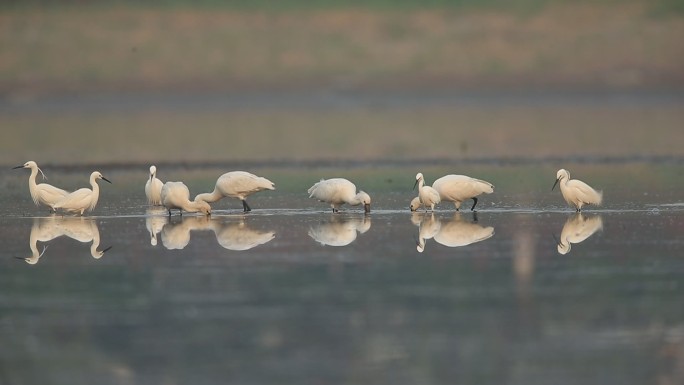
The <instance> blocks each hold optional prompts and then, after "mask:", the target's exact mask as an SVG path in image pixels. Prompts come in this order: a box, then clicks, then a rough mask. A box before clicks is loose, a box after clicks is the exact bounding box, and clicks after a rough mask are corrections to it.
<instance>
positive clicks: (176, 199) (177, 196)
mask: <svg viewBox="0 0 684 385" xmlns="http://www.w3.org/2000/svg"><path fill="white" fill-rule="evenodd" d="M161 201H162V205H163V206H164V207H166V209H167V210H168V211H169V215H171V210H180V212H181V214H183V211H186V212H189V213H197V212H201V213H202V214H205V215H209V214H211V206H209V203H207V202H205V201H202V200H195V201H191V200H190V190H189V189H188V186H186V185H185V183H183V182H166V183H164V186H162V189H161Z"/></svg>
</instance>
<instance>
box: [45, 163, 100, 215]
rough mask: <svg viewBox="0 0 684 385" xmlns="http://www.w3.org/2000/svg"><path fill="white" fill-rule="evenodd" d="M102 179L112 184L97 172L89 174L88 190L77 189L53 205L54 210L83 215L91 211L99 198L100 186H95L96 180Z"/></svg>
mask: <svg viewBox="0 0 684 385" xmlns="http://www.w3.org/2000/svg"><path fill="white" fill-rule="evenodd" d="M98 179H102V180H103V181H105V182H108V183H112V182H110V181H109V179H107V178H105V177H103V176H102V174H101V173H100V172H99V171H93V172H92V174H90V186H91V187H92V190H91V189H89V188H81V189H78V190H76V191H74V192H72V193H70V194H68V195H67V196H65V197H64V198H62V199H61V200H60V201H59V202H57V203H56V204H55V209H61V210H64V211H66V212H70V213H79V214H80V215H83V212H84V211H86V210H87V211H93V209H94V208H95V206H97V201H98V199H99V198H100V186H98V184H97V180H98Z"/></svg>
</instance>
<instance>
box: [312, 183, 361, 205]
mask: <svg viewBox="0 0 684 385" xmlns="http://www.w3.org/2000/svg"><path fill="white" fill-rule="evenodd" d="M308 193H309V198H314V199H317V200H319V201H321V202H326V203H329V204H330V207H332V209H333V212H337V211H339V208H340V206H342V205H343V204H345V203H346V204H348V205H352V206H357V205H360V204H363V206H364V211H365V212H370V204H371V198H370V195H368V194H367V193H365V192H363V191H359V192H358V193H357V192H356V185H354V183H352V182H350V181H348V180H347V179H344V178H332V179H321V180H320V182H317V183H315V184H314V185H313V186H311V187H310V188H309V190H308Z"/></svg>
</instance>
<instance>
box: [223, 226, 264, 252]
mask: <svg viewBox="0 0 684 385" xmlns="http://www.w3.org/2000/svg"><path fill="white" fill-rule="evenodd" d="M211 229H212V230H213V231H214V235H216V241H217V242H218V244H219V245H220V246H221V247H223V248H224V249H227V250H235V251H244V250H249V249H252V248H254V247H257V246H259V245H263V244H264V243H267V242H270V241H271V240H272V239H273V238H275V231H270V230H258V229H253V228H251V227H250V226H248V225H247V224H246V223H244V222H243V221H240V222H238V223H220V222H218V221H213V220H212V221H211Z"/></svg>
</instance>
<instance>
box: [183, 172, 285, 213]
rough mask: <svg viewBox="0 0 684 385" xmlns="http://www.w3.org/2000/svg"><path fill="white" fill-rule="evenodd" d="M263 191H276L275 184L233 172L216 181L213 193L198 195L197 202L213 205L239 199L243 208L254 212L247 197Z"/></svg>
mask: <svg viewBox="0 0 684 385" xmlns="http://www.w3.org/2000/svg"><path fill="white" fill-rule="evenodd" d="M262 190H275V184H274V183H273V182H271V181H270V180H268V179H266V178H262V177H260V176H256V175H254V174H250V173H248V172H245V171H231V172H227V173H225V174H223V175H221V176H220V177H219V178H218V180H216V186H215V187H214V191H213V192H210V193H203V194H198V195H197V196H196V197H195V201H200V200H201V201H204V202H207V203H213V202H216V201H217V200H219V199H222V198H224V197H230V198H237V199H239V200H241V201H242V208H243V209H244V211H245V212H247V211H252V208H251V207H249V205H248V204H247V200H246V199H247V197H248V196H250V195H252V194H254V193H255V192H259V191H262Z"/></svg>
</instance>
